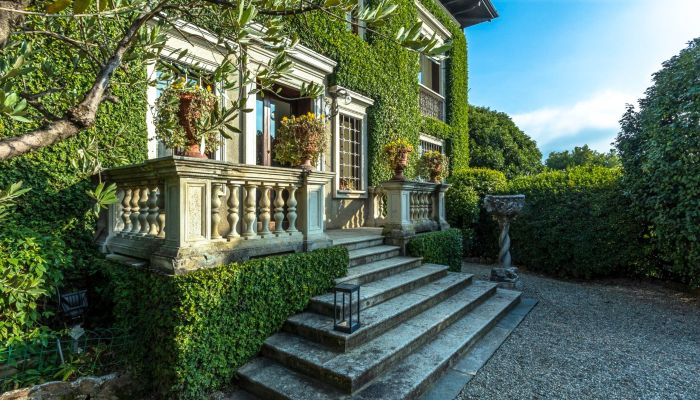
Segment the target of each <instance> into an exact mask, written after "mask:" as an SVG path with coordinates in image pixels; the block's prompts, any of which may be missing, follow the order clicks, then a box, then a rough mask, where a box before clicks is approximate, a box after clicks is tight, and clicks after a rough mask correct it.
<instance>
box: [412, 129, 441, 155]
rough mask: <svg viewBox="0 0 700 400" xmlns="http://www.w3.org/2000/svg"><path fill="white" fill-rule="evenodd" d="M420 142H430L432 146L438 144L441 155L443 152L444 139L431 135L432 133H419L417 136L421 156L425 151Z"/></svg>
mask: <svg viewBox="0 0 700 400" xmlns="http://www.w3.org/2000/svg"><path fill="white" fill-rule="evenodd" d="M422 142H426V143H430V144H432V145H433V146H439V147H440V153H442V154H443V155H444V154H445V140H444V139H440V138H437V137H435V136H432V135H428V134H425V133H421V134H420V136H419V138H418V144H419V145H420V150H419V155H420V156H422V155H423V153H424V152H425V149H424V148H423V143H422Z"/></svg>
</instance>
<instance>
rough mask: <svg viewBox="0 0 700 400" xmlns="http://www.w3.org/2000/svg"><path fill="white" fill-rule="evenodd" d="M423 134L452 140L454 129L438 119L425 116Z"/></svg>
mask: <svg viewBox="0 0 700 400" xmlns="http://www.w3.org/2000/svg"><path fill="white" fill-rule="evenodd" d="M420 131H421V133H425V134H427V135H430V136H435V137H436V138H440V139H445V140H448V141H449V140H451V139H452V133H453V132H452V127H451V126H449V125H447V124H446V123H444V122H442V121H440V120H439V119H437V118H433V117H428V116H423V124H422V125H421V128H420Z"/></svg>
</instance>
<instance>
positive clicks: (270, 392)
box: [238, 357, 350, 400]
mask: <svg viewBox="0 0 700 400" xmlns="http://www.w3.org/2000/svg"><path fill="white" fill-rule="evenodd" d="M238 385H239V386H240V387H242V388H243V389H245V390H247V391H248V392H251V393H253V394H255V395H256V396H259V397H260V398H261V399H265V400H331V399H333V400H345V399H349V398H350V396H348V395H346V394H344V393H343V392H341V391H340V390H338V389H336V388H334V387H332V386H330V385H327V384H325V383H322V382H320V381H318V380H316V379H312V378H310V377H308V376H306V375H304V374H300V373H298V372H296V371H292V370H291V369H288V368H285V367H284V366H282V365H281V364H279V363H276V362H274V361H272V360H270V359H268V358H263V357H256V358H254V359H252V360H251V361H250V362H248V363H247V364H246V365H244V366H242V367H241V368H240V369H239V370H238Z"/></svg>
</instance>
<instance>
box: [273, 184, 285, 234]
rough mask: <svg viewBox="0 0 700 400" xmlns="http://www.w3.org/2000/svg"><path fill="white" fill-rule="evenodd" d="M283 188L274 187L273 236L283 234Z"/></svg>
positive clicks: (279, 186)
mask: <svg viewBox="0 0 700 400" xmlns="http://www.w3.org/2000/svg"><path fill="white" fill-rule="evenodd" d="M283 194H284V186H282V185H277V186H276V187H275V203H274V205H275V234H276V235H278V236H279V235H280V234H283V233H284V226H283V224H284V196H283Z"/></svg>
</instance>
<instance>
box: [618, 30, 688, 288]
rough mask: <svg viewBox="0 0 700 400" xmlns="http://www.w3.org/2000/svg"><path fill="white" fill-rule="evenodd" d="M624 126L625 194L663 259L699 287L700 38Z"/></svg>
mask: <svg viewBox="0 0 700 400" xmlns="http://www.w3.org/2000/svg"><path fill="white" fill-rule="evenodd" d="M620 125H621V131H620V133H619V135H618V137H617V142H616V145H617V149H618V151H619V153H620V159H621V160H622V166H623V168H624V173H625V177H624V183H625V185H626V190H627V191H628V193H630V195H631V198H632V199H633V200H634V202H635V203H636V204H637V206H638V213H639V214H640V215H641V216H642V217H643V218H644V219H645V221H644V222H645V223H646V224H648V225H649V226H651V227H652V229H653V232H652V235H651V236H652V237H653V238H654V239H655V240H656V241H657V244H658V250H659V253H660V255H661V257H662V259H663V260H664V261H665V262H666V263H669V264H670V265H672V267H673V268H672V270H673V271H674V272H675V273H677V274H678V275H680V276H681V277H683V278H685V279H687V280H688V281H690V282H691V284H695V285H700V38H696V39H695V40H693V41H691V42H690V44H689V45H688V47H687V48H686V49H684V50H682V51H681V52H680V54H678V55H676V56H674V57H673V58H671V59H670V60H668V61H666V62H665V63H664V64H663V68H662V69H661V70H660V71H658V72H657V73H655V74H654V79H653V85H652V86H651V87H650V88H648V89H647V91H646V93H645V97H644V98H642V99H640V100H639V109H638V110H636V109H635V107H634V106H632V105H628V107H627V111H626V112H625V114H624V116H623V117H622V120H621V121H620Z"/></svg>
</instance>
